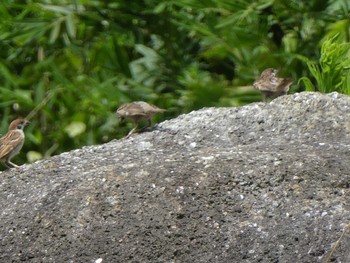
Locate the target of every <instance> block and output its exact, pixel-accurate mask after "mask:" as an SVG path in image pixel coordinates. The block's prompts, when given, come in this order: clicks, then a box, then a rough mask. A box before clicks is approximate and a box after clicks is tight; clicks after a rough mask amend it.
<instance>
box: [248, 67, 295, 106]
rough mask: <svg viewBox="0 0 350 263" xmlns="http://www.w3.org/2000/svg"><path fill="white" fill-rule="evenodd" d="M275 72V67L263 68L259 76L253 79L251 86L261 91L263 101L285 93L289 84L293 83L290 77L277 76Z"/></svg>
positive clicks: (276, 71)
mask: <svg viewBox="0 0 350 263" xmlns="http://www.w3.org/2000/svg"><path fill="white" fill-rule="evenodd" d="M277 73H278V70H277V69H274V68H268V69H265V70H264V71H263V72H262V73H261V75H260V77H259V78H257V79H256V80H255V81H254V84H253V86H254V88H255V89H257V90H259V91H260V92H261V93H262V95H263V101H264V102H266V101H267V100H268V99H274V98H277V97H279V96H282V95H285V94H287V92H288V90H289V87H290V85H292V83H293V80H292V79H290V78H279V77H277V76H276V75H277Z"/></svg>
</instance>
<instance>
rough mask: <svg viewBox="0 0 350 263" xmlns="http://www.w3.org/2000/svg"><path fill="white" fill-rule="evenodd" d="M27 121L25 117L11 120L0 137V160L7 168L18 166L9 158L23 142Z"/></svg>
mask: <svg viewBox="0 0 350 263" xmlns="http://www.w3.org/2000/svg"><path fill="white" fill-rule="evenodd" d="M28 123H29V121H27V120H25V119H16V120H14V121H12V122H11V124H10V126H9V128H8V132H7V133H6V134H5V135H4V136H2V137H1V138H0V160H1V161H2V162H3V164H4V165H5V166H6V167H7V168H14V167H16V168H18V167H19V166H18V165H16V164H14V163H13V162H11V159H12V158H13V157H14V156H15V155H17V154H18V153H19V151H20V150H21V148H22V146H23V143H24V139H25V137H24V132H23V129H24V127H25V126H26V125H27V124H28Z"/></svg>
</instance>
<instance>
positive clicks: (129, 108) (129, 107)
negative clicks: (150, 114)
mask: <svg viewBox="0 0 350 263" xmlns="http://www.w3.org/2000/svg"><path fill="white" fill-rule="evenodd" d="M117 113H118V114H119V115H120V116H123V117H128V116H145V115H146V114H145V110H144V109H143V107H142V105H139V104H138V103H126V104H123V105H122V106H120V107H119V109H118V110H117Z"/></svg>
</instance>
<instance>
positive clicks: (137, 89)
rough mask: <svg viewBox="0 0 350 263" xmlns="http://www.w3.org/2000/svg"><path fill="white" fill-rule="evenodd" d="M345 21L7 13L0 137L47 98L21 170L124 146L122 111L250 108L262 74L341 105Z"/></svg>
mask: <svg viewBox="0 0 350 263" xmlns="http://www.w3.org/2000/svg"><path fill="white" fill-rule="evenodd" d="M348 13H349V4H348V1H346V0H335V1H331V3H330V2H329V1H327V0H321V1H320V0H311V1H299V2H295V1H280V0H258V1H252V0H239V1H228V0H177V1H165V0H163V1H159V0H144V1H126V0H119V1H106V0H94V1H86V0H74V1H67V0H62V1H56V0H45V1H44V0H32V1H19V0H11V1H9V0H7V1H3V2H2V3H1V4H0V15H1V17H2V19H1V21H0V40H1V41H0V47H1V49H0V81H1V82H0V83H1V86H0V96H1V98H2V99H1V101H0V109H1V112H2V120H1V126H0V128H1V131H2V133H4V132H5V131H6V128H7V125H8V123H9V122H10V121H11V120H12V119H14V118H16V117H17V116H27V115H28V114H29V113H30V112H31V111H32V110H33V109H34V108H35V107H36V106H37V105H39V104H40V103H42V101H43V100H45V98H46V96H48V95H49V96H50V99H49V101H48V102H47V103H45V104H44V105H43V107H42V108H41V109H40V110H39V111H38V113H37V114H36V115H34V117H33V119H32V120H31V125H30V126H29V127H28V128H27V130H26V135H27V138H28V139H27V141H26V143H25V148H24V149H23V151H22V153H21V155H20V156H19V157H18V159H22V160H18V161H17V162H18V163H21V161H22V162H24V161H25V153H27V152H29V153H28V156H27V158H28V159H30V160H35V159H37V158H40V157H41V156H42V157H47V156H50V155H52V154H58V153H60V152H64V151H67V150H71V149H75V148H79V147H82V146H83V145H89V144H98V143H104V142H107V141H110V140H112V139H114V138H120V137H122V136H123V135H125V134H126V133H127V131H128V130H129V129H130V128H131V124H121V123H120V122H119V121H118V119H117V117H116V116H115V113H114V112H115V110H116V109H117V108H118V106H119V105H120V104H121V103H124V102H129V101H134V100H145V101H148V102H151V103H154V104H156V105H157V106H159V107H162V108H167V109H168V111H167V112H166V113H164V114H160V115H159V116H157V117H156V119H155V120H156V121H160V120H162V119H169V118H172V117H175V116H177V115H178V114H180V113H183V112H188V111H191V110H194V109H198V108H201V107H206V106H237V105H243V104H246V103H250V102H254V101H258V100H260V94H259V93H258V92H256V91H254V90H253V89H252V88H251V85H252V83H253V81H254V79H255V78H256V77H257V75H258V74H260V72H261V71H262V70H263V69H264V68H267V67H275V68H278V69H280V71H281V74H282V75H286V76H290V77H293V78H294V79H299V78H302V80H303V81H302V82H300V83H304V85H305V87H306V88H307V89H310V88H312V87H313V86H315V84H316V83H317V85H318V86H319V87H318V88H319V89H320V90H322V91H324V92H328V91H331V90H339V91H341V92H344V93H348V90H349V83H348V82H349V78H348V75H347V74H348V70H347V67H348V66H347V64H346V63H347V62H345V61H346V59H340V57H341V56H342V54H343V55H345V54H347V53H346V52H347V51H346V49H347V47H348V42H349V35H350V34H349V21H350V20H349V17H348ZM335 34H338V35H339V36H338V38H337V40H336V41H334V42H331V43H328V42H327V41H328V40H329V39H331V36H334V35H335ZM320 43H324V44H323V45H326V43H328V44H327V45H328V46H324V47H323V48H322V49H321V58H320V60H319V62H318V63H314V62H311V61H316V60H317V59H318V58H319V57H320V54H319V49H318V48H315V47H317V46H320ZM347 55H348V54H347ZM301 57H302V58H303V59H300V58H301ZM305 62H307V63H305ZM317 74H318V75H317ZM327 74H328V75H327ZM312 77H315V79H314V78H312ZM320 81H323V84H322V85H320V83H319V82H320ZM293 90H294V91H301V90H304V86H302V85H294V86H293ZM15 162H16V160H15Z"/></svg>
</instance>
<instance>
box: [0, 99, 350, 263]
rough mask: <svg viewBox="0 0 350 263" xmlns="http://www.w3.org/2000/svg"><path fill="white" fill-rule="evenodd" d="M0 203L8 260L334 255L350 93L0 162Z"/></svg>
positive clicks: (345, 194) (343, 254) (210, 112)
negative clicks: (32, 159) (3, 165)
mask: <svg viewBox="0 0 350 263" xmlns="http://www.w3.org/2000/svg"><path fill="white" fill-rule="evenodd" d="M0 204H1V208H2V209H1V212H0V262H84V263H86V262H92V263H93V262H96V263H101V262H102V263H110V262H140V263H141V262H142V263H145V262H169V263H170V262H174V263H180V262H181V263H182V262H191V263H192V262H303V263H305V262H325V261H326V260H327V257H328V255H329V253H330V251H331V249H332V248H333V247H334V246H335V242H336V241H337V240H338V238H339V237H340V235H341V233H342V231H343V229H344V228H345V227H346V226H347V224H349V223H350V97H348V96H344V95H340V94H337V93H332V94H328V95H323V94H319V93H300V94H294V95H289V96H283V97H279V98H277V99H275V100H274V101H272V102H271V103H267V104H265V103H255V104H251V105H247V106H244V107H240V108H206V109H202V110H199V111H196V112H191V113H189V114H186V115H181V116H179V117H178V118H176V119H173V120H169V121H165V122H163V123H161V124H159V125H158V126H157V127H156V128H155V129H154V130H153V131H148V132H144V133H142V134H137V135H134V136H132V137H131V138H129V139H127V140H115V141H111V142H110V143H107V144H104V145H99V146H90V147H84V148H83V149H79V150H75V151H72V152H69V153H64V154H61V155H58V156H54V157H52V158H50V159H47V160H44V161H40V162H37V163H35V164H31V165H24V166H22V167H20V168H19V169H17V170H16V169H12V170H10V171H5V172H2V173H1V182H0ZM349 246H350V238H349V234H345V235H344V237H343V238H342V239H341V240H340V241H339V243H338V247H337V248H336V249H335V251H334V253H333V255H332V257H331V258H330V260H331V262H350V250H349V249H348V248H349Z"/></svg>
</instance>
